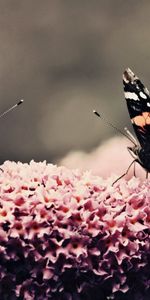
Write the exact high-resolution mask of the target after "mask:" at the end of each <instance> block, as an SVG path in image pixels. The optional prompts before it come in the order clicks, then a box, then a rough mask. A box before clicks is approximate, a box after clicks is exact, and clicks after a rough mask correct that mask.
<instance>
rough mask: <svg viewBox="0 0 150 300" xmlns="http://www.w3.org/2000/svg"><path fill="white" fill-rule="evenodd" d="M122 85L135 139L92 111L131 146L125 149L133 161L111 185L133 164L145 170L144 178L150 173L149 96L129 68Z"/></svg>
mask: <svg viewBox="0 0 150 300" xmlns="http://www.w3.org/2000/svg"><path fill="white" fill-rule="evenodd" d="M123 85H124V95H125V99H126V103H127V107H128V111H129V115H130V118H131V122H132V125H133V128H134V131H135V134H136V137H137V139H136V138H135V137H134V136H133V135H132V133H131V132H130V131H129V130H128V129H127V128H125V133H123V132H122V131H121V130H119V129H118V128H116V127H115V126H114V125H112V124H111V123H109V122H107V121H106V120H105V119H104V118H103V117H102V116H101V115H100V114H99V113H98V112H96V111H93V112H94V113H95V114H96V115H97V116H98V117H100V118H102V119H104V120H105V121H106V122H107V124H109V125H111V126H112V127H113V128H115V129H116V130H117V131H119V132H120V133H121V134H123V135H125V136H126V137H127V138H128V139H129V140H130V141H131V142H132V144H133V146H132V147H127V149H128V151H129V153H130V154H131V156H132V157H133V159H134V160H133V161H132V162H131V164H130V165H129V167H128V169H127V170H126V172H125V173H124V174H122V175H121V176H120V177H119V178H117V179H116V180H115V181H114V182H113V184H115V183H116V182H117V181H118V180H119V179H121V178H122V177H124V176H125V175H126V174H127V173H128V171H129V169H130V167H131V166H132V165H133V164H134V166H135V163H139V164H140V165H141V167H143V168H144V169H145V170H146V178H147V177H148V173H149V172H150V94H149V91H148V89H147V88H146V87H145V86H144V85H143V83H142V82H141V81H140V80H139V78H138V77H137V76H136V75H135V74H134V73H133V72H132V71H131V70H130V69H129V68H128V69H126V70H125V71H124V73H123ZM134 173H135V169H134Z"/></svg>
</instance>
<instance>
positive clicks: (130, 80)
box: [123, 68, 150, 172]
mask: <svg viewBox="0 0 150 300" xmlns="http://www.w3.org/2000/svg"><path fill="white" fill-rule="evenodd" d="M123 84H124V94H125V99H126V102H127V107H128V111H129V115H130V118H131V122H132V125H133V128H134V131H135V134H136V137H137V141H136V142H135V141H134V142H133V143H134V146H133V147H129V148H128V149H129V152H130V153H131V155H132V156H133V157H134V160H135V162H138V163H139V164H140V165H141V166H142V167H143V168H144V169H145V170H146V171H147V172H150V95H149V91H148V90H147V88H146V87H145V86H144V85H143V83H142V82H141V81H140V80H139V78H138V77H137V76H136V75H135V74H134V73H133V72H132V71H131V70H130V69H129V68H128V69H126V70H125V72H124V73H123Z"/></svg>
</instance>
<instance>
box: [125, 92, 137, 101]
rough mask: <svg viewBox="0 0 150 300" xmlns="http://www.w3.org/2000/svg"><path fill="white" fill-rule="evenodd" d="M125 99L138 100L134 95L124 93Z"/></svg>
mask: <svg viewBox="0 0 150 300" xmlns="http://www.w3.org/2000/svg"><path fill="white" fill-rule="evenodd" d="M125 98H126V99H131V100H139V97H138V95H137V94H136V93H131V92H125Z"/></svg>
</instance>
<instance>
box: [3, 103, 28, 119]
mask: <svg viewBox="0 0 150 300" xmlns="http://www.w3.org/2000/svg"><path fill="white" fill-rule="evenodd" d="M23 101H24V100H23V99H21V100H20V101H19V102H17V103H16V104H15V105H13V106H11V107H10V108H9V109H7V110H5V111H4V112H3V113H2V114H0V118H2V117H4V116H5V115H7V114H8V113H9V112H10V111H12V110H13V109H15V108H16V107H18V106H19V105H20V104H22V103H23Z"/></svg>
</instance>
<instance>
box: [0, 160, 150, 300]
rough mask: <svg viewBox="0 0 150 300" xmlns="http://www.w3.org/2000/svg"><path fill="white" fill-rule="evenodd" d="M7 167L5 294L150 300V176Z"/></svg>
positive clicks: (3, 180)
mask: <svg viewBox="0 0 150 300" xmlns="http://www.w3.org/2000/svg"><path fill="white" fill-rule="evenodd" d="M1 168H2V169H3V171H1V173H0V299H27V300H28V299H36V300H41V299H44V300H46V299H56V300H57V299H58V300H59V299H66V300H67V299H72V300H73V299H78V300H80V299H89V300H90V299H119V300H121V299H131V298H134V299H136V300H137V299H142V300H145V299H149V297H150V205H149V204H150V192H149V190H150V182H149V181H145V182H141V181H140V180H139V179H137V178H134V177H133V178H132V179H130V180H129V181H125V180H121V181H120V182H118V183H117V184H116V185H115V186H114V187H112V186H111V179H110V178H109V179H108V180H103V179H102V178H100V177H98V176H94V175H92V174H91V173H90V172H81V171H79V170H68V169H67V168H65V167H57V166H54V165H51V164H46V162H43V163H35V162H34V161H32V162H31V163H30V164H22V163H15V162H9V161H7V162H5V163H4V164H3V165H2V166H1ZM112 181H113V180H112ZM8 286H9V288H8ZM146 297H147V298H146Z"/></svg>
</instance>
